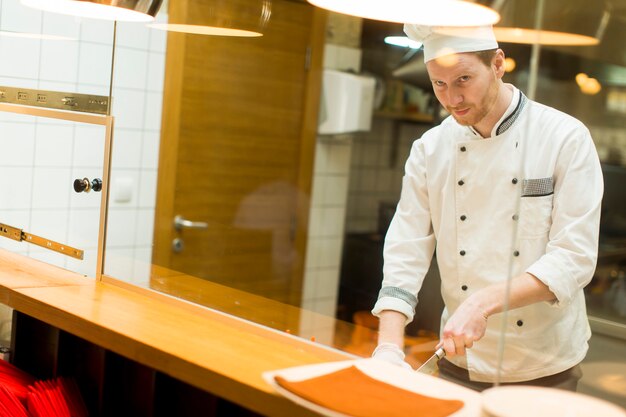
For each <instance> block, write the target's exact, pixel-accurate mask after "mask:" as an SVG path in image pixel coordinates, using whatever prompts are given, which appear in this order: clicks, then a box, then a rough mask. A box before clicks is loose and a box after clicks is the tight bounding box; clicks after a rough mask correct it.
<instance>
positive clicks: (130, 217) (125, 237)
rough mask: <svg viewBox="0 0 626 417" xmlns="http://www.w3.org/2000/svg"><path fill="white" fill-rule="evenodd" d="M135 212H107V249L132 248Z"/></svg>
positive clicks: (114, 210) (135, 227) (113, 210)
mask: <svg viewBox="0 0 626 417" xmlns="http://www.w3.org/2000/svg"><path fill="white" fill-rule="evenodd" d="M136 229H137V224H136V212H135V210H116V209H112V210H109V216H108V222H107V236H106V242H107V249H108V248H115V247H120V246H123V247H132V246H133V244H134V240H135V230H136Z"/></svg>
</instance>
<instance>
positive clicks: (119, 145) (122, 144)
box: [112, 129, 142, 170]
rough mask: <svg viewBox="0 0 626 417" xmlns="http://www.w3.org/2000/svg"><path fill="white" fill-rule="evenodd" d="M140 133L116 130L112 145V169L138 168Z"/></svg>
mask: <svg viewBox="0 0 626 417" xmlns="http://www.w3.org/2000/svg"><path fill="white" fill-rule="evenodd" d="M141 136H142V133H141V131H138V130H127V129H116V130H115V143H114V145H113V159H112V166H113V169H114V170H115V169H119V168H135V169H139V168H140V161H141Z"/></svg>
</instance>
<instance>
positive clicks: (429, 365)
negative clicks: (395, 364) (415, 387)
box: [415, 347, 446, 375]
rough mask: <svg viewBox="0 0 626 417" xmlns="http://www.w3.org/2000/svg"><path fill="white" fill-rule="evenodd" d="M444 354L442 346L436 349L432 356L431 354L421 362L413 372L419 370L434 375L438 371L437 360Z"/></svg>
mask: <svg viewBox="0 0 626 417" xmlns="http://www.w3.org/2000/svg"><path fill="white" fill-rule="evenodd" d="M444 356H446V351H445V350H443V347H440V348H439V349H437V351H436V352H435V353H434V355H433V356H431V357H430V358H429V359H428V360H427V361H426V362H424V363H423V364H422V366H420V367H419V368H417V370H416V371H415V372H421V373H423V374H428V375H435V374H436V373H437V372H438V371H439V364H438V363H439V360H440V359H441V358H443V357H444Z"/></svg>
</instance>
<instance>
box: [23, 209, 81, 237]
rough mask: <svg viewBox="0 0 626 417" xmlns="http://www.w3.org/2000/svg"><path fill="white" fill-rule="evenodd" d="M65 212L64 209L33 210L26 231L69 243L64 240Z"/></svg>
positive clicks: (65, 231)
mask: <svg viewBox="0 0 626 417" xmlns="http://www.w3.org/2000/svg"><path fill="white" fill-rule="evenodd" d="M67 214H68V213H67V211H66V210H33V211H32V212H31V222H30V229H29V230H28V231H29V232H30V233H32V234H34V235H38V236H41V237H45V238H46V239H50V240H54V241H57V242H59V243H65V244H67V245H70V244H69V243H68V242H66V240H67ZM70 246H71V245H70Z"/></svg>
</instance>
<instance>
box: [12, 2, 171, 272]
mask: <svg viewBox="0 0 626 417" xmlns="http://www.w3.org/2000/svg"><path fill="white" fill-rule="evenodd" d="M166 10H167V6H166V5H164V7H163V10H162V11H161V13H160V14H159V16H158V20H161V21H164V20H167V16H166V14H165V12H166ZM113 27H114V26H113V23H112V22H106V21H100V20H93V19H80V18H74V17H71V16H65V15H60V14H53V13H42V12H39V11H36V10H33V9H29V8H27V7H24V6H22V5H21V4H20V3H19V0H2V1H0V31H2V32H0V56H2V57H3V59H0V85H4V86H12V87H25V88H34V89H42V90H55V91H64V92H79V93H86V94H97V95H108V94H109V87H110V78H111V52H112V48H113ZM7 32H28V33H34V34H45V35H57V36H63V37H65V38H66V39H63V40H57V39H54V40H50V39H36V38H35V39H33V38H20V37H14V36H11V35H12V33H7ZM67 38H69V39H67ZM165 40H166V34H165V32H161V31H157V30H152V29H149V28H147V27H146V26H145V25H144V24H138V23H132V24H129V23H119V24H118V26H117V46H116V57H115V73H114V81H113V107H112V114H113V116H114V117H115V130H114V152H113V168H114V174H113V179H112V203H111V212H110V218H111V223H110V224H111V225H112V230H111V234H110V236H109V238H110V245H109V248H110V251H109V252H110V258H109V261H110V262H111V266H112V267H113V268H112V271H118V270H119V268H116V267H115V265H116V264H117V263H118V262H119V258H124V259H126V258H134V257H137V258H140V259H146V257H147V256H149V254H150V247H151V242H152V223H153V222H152V219H153V217H154V201H155V190H156V170H157V156H158V146H159V136H160V113H161V101H162V92H163V74H164V66H165ZM103 143H104V128H102V127H97V126H90V125H84V124H75V123H68V122H64V121H55V120H53V119H43V118H40V119H34V118H32V117H26V116H16V115H13V114H9V113H0V149H1V150H2V151H1V152H0V222H1V223H7V224H10V225H12V226H16V227H20V228H23V229H24V230H27V231H30V232H32V233H35V234H38V235H41V236H45V237H48V238H50V239H53V240H58V241H60V242H63V243H65V244H68V245H70V246H75V247H78V248H80V249H84V250H85V260H83V261H77V260H73V259H71V258H68V257H66V256H63V255H58V254H56V253H53V252H50V251H47V250H45V249H42V248H38V247H36V246H33V245H28V244H26V243H17V242H12V241H9V240H7V239H0V247H1V248H8V249H11V250H14V251H16V252H19V253H23V254H26V255H28V256H31V257H33V258H36V259H41V260H45V261H46V262H50V263H52V264H55V265H59V266H62V267H65V268H68V269H70V270H74V271H77V272H80V273H84V274H86V275H88V276H94V275H95V268H96V249H97V237H98V223H99V216H100V194H98V193H93V192H92V193H89V194H84V193H83V194H76V193H74V191H73V189H72V182H73V180H74V179H75V178H83V177H88V178H95V177H98V178H101V177H102V167H103ZM124 182H126V183H127V184H128V185H129V187H130V199H129V200H127V201H123V202H122V201H115V198H116V195H117V194H116V193H117V191H118V190H119V188H120V184H121V183H124ZM131 268H132V270H128V271H124V272H128V274H127V275H128V276H129V277H134V276H136V272H137V271H136V270H137V266H135V265H131ZM120 272H121V271H120Z"/></svg>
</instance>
